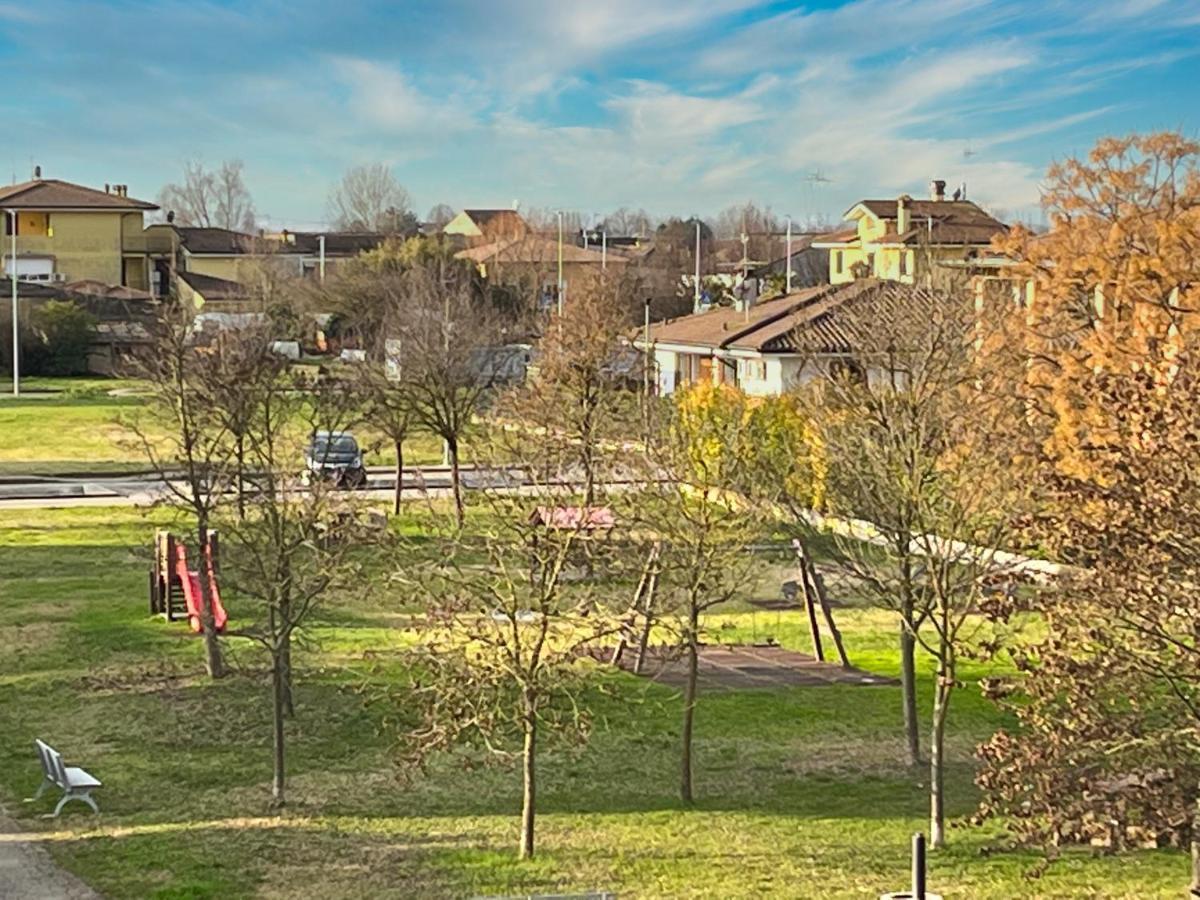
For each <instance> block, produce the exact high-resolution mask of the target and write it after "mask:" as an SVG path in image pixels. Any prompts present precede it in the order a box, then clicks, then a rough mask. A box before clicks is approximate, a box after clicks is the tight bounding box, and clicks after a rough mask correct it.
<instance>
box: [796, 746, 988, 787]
mask: <svg viewBox="0 0 1200 900" xmlns="http://www.w3.org/2000/svg"><path fill="white" fill-rule="evenodd" d="M974 752H975V741H974V740H972V739H971V738H969V737H966V736H954V737H947V738H946V759H947V761H948V762H950V763H970V762H971V760H972V759H973V757H974ZM784 768H785V769H786V770H787V771H788V772H791V773H792V774H795V775H800V776H805V775H853V776H878V777H894V776H895V775H896V774H897V773H903V772H907V771H908V769H909V766H908V751H907V749H906V747H905V744H904V741H903V740H902V739H901V738H899V737H896V738H892V737H886V738H880V739H878V740H874V741H872V740H864V739H863V738H861V737H856V738H845V739H824V740H818V741H813V742H806V744H805V748H804V751H803V753H801V754H799V755H797V756H795V757H793V758H792V759H790V760H789V761H787V762H786V763H784Z"/></svg>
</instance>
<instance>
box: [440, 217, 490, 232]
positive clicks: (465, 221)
mask: <svg viewBox="0 0 1200 900" xmlns="http://www.w3.org/2000/svg"><path fill="white" fill-rule="evenodd" d="M442 231H443V232H444V233H445V234H461V235H463V236H464V237H472V238H477V237H482V236H483V232H482V231H480V230H479V226H478V225H476V224H475V223H474V221H472V219H471V217H470V216H468V215H467V214H466V213H465V212H460V213H459V214H458V215H457V216H455V217H454V218H453V219H451V220H450V221H449V222H447V223H446V224H445V226H444V227H443V228H442Z"/></svg>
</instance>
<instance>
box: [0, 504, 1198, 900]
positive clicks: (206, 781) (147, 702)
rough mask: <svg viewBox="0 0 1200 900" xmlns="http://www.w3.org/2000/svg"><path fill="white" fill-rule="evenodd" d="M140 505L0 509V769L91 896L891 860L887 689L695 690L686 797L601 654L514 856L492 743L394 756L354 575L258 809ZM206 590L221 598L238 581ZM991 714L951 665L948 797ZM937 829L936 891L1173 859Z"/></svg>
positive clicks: (10, 796)
mask: <svg viewBox="0 0 1200 900" xmlns="http://www.w3.org/2000/svg"><path fill="white" fill-rule="evenodd" d="M162 515H163V514H162V513H155V516H157V517H158V518H157V519H155V518H146V517H143V515H142V514H141V513H140V512H139V511H137V510H130V509H87V510H79V511H36V510H34V511H10V512H5V513H0V796H3V798H4V800H5V803H6V805H7V806H8V808H9V809H10V810H11V811H14V812H15V813H16V814H17V815H18V816H20V817H21V819H22V822H23V824H24V825H25V826H26V827H27V828H29V829H31V830H33V831H35V832H37V833H39V835H40V836H41V837H43V838H44V839H45V841H46V845H47V846H48V847H49V848H50V850H51V852H52V853H53V855H54V857H55V858H56V859H57V860H58V861H59V862H60V863H62V864H63V865H64V866H66V867H67V868H69V869H71V870H72V871H74V872H76V873H78V874H79V875H81V876H82V877H83V878H84V879H85V880H87V881H88V882H89V883H91V884H92V885H94V886H95V887H96V888H97V889H98V890H100V891H101V892H102V893H104V894H105V895H106V896H110V897H115V898H145V897H153V898H209V897H211V898H239V897H296V896H303V897H322V898H341V897H345V898H351V897H355V898H358V897H396V898H401V897H404V898H407V897H466V896H478V895H483V896H494V895H506V896H509V895H526V894H530V893H554V892H567V891H582V890H586V889H608V890H614V891H617V892H618V894H619V895H620V896H622V897H713V898H733V897H766V896H770V897H803V898H809V897H845V898H851V897H853V898H863V897H874V896H877V895H878V894H879V893H880V892H882V891H884V890H892V889H899V888H901V887H903V885H904V882H905V878H906V870H907V864H908V860H907V850H908V840H909V835H910V834H911V832H912V831H914V830H917V829H920V828H923V827H924V814H925V808H926V793H925V789H924V786H923V784H922V782H923V773H912V772H910V771H909V770H907V769H906V768H905V766H904V764H903V750H902V746H901V742H900V740H899V739H898V738H899V696H898V688H895V687H852V686H838V687H815V688H791V689H780V690H774V691H743V692H727V693H722V694H711V695H707V696H703V697H702V700H701V705H700V708H699V713H698V722H697V728H698V734H697V761H698V770H697V785H698V791H699V802H698V803H697V805H696V806H695V807H694V808H692V809H682V808H680V806H679V804H678V801H677V799H676V784H677V775H676V755H677V738H678V725H677V722H678V718H679V700H678V697H677V696H676V694H675V693H674V692H673V691H671V690H669V689H666V688H664V687H660V686H656V685H652V684H648V683H647V682H644V681H641V680H638V679H634V678H633V677H632V676H625V675H619V674H613V675H606V676H603V678H604V681H605V683H606V686H607V687H608V688H610V692H609V693H608V694H607V695H606V697H605V698H604V699H603V700H602V701H600V702H599V705H598V712H599V714H600V716H599V727H598V729H597V731H596V733H595V734H594V736H593V738H592V740H591V742H590V744H589V745H588V746H587V747H586V748H584V749H583V750H581V751H571V750H567V749H562V748H554V747H551V748H549V749H548V750H547V751H546V752H545V754H544V756H543V762H542V775H541V777H542V782H541V795H540V808H541V818H540V821H539V840H540V850H539V856H538V857H537V858H536V859H535V860H534V861H532V862H528V863H520V862H518V861H517V859H516V855H515V842H516V830H517V819H516V816H517V811H518V809H519V804H520V783H519V780H518V778H517V773H516V771H515V769H513V768H506V767H502V768H494V767H493V768H487V767H483V768H479V767H475V768H470V767H464V766H463V765H461V762H462V760H456V761H455V763H454V764H451V763H450V762H449V761H445V762H443V763H440V764H438V765H435V766H434V768H433V770H432V771H431V772H430V773H429V774H428V775H427V776H423V775H420V774H418V773H411V772H406V771H404V770H401V769H399V768H398V767H397V765H396V763H395V761H394V758H393V755H392V753H391V739H390V738H389V737H388V733H387V731H386V730H385V729H383V728H382V727H381V723H382V718H383V716H384V714H385V712H386V710H385V709H384V708H381V707H378V706H374V705H370V704H366V703H365V702H364V694H363V693H362V692H361V691H360V690H359V688H360V686H361V685H362V684H364V683H365V682H367V681H368V680H372V679H373V680H375V681H383V682H386V680H387V678H388V675H387V667H386V666H383V667H382V668H381V665H380V662H379V659H378V658H377V652H378V651H381V650H382V651H386V650H387V648H389V647H393V646H395V644H396V642H397V639H398V632H397V630H396V628H395V623H396V622H397V621H398V618H397V616H396V615H395V613H396V611H397V610H396V609H393V608H391V607H390V606H389V604H388V603H387V602H386V601H385V600H381V599H380V598H379V597H378V596H376V597H374V598H372V600H371V601H370V602H367V603H362V604H349V601H341V602H340V603H334V604H332V605H331V606H330V608H329V609H328V610H327V611H326V613H325V615H324V617H323V619H322V620H321V621H319V622H315V623H314V626H313V627H312V628H311V629H309V632H308V635H307V640H306V647H305V649H304V650H303V651H302V652H301V653H300V656H299V659H298V664H299V667H300V671H299V675H298V687H297V700H298V710H297V716H296V718H295V719H294V720H293V721H292V722H291V723H290V725H289V739H290V742H291V756H290V778H291V781H290V789H291V798H292V803H291V804H290V805H289V807H288V808H287V810H286V812H285V813H284V814H282V815H278V816H277V815H274V814H272V813H271V812H270V810H269V782H270V756H269V746H270V735H269V711H268V705H267V684H266V680H265V677H264V673H263V670H262V663H263V661H262V659H261V658H259V657H258V656H257V655H256V653H255V652H253V651H252V650H251V649H250V648H249V647H248V646H245V645H239V644H238V643H236V642H230V643H229V644H228V649H229V652H230V654H231V659H232V661H233V662H234V665H235V668H236V673H235V674H234V675H233V676H232V677H230V678H228V679H226V680H224V681H222V682H220V683H217V684H212V683H209V682H207V681H205V679H204V678H203V677H202V676H201V672H202V668H201V658H200V646H199V643H198V641H197V640H196V639H195V638H193V637H192V636H190V635H189V634H188V633H187V632H186V630H185V628H184V626H183V625H181V624H173V625H168V624H166V623H164V622H162V621H161V620H158V619H153V618H151V617H150V616H149V615H148V614H147V608H146V599H145V591H146V574H145V573H146V566H147V562H148V560H147V547H148V544H149V540H150V536H151V533H152V530H153V527H154V524H155V522H156V521H161V516H162ZM227 605H228V606H229V607H230V610H231V613H232V614H233V615H234V616H235V617H236V616H237V615H238V612H239V603H238V599H237V598H236V597H228V598H227ZM839 616H840V624H841V626H842V628H843V630H844V632H845V634H846V638H847V641H848V644H849V647H850V651H851V655H852V657H853V659H854V661H855V662H856V663H857V664H858V665H860V666H862V667H864V668H868V669H871V670H873V671H876V672H881V673H885V674H895V671H896V668H897V665H896V656H895V653H894V651H893V640H892V637H891V633H890V631H891V629H890V626H889V623H888V620H887V618H886V616H884V615H882V614H880V613H877V612H872V611H865V610H852V609H847V610H842V611H840V613H839ZM708 624H709V625H710V626H711V627H712V629H713V633H714V634H719V635H720V636H721V637H722V638H723V639H730V638H733V637H750V636H758V637H760V638H761V637H764V636H765V635H766V634H768V633H769V634H771V635H772V636H774V637H776V638H778V639H780V640H782V641H783V642H784V643H785V644H788V645H792V646H796V647H798V648H800V649H805V648H806V645H807V640H806V638H805V637H804V631H803V628H802V626H801V622H800V621H799V620H798V618H797V617H796V616H795V615H794V614H792V613H757V614H751V613H748V612H744V611H743V612H739V611H737V610H734V611H731V612H728V613H726V614H724V615H722V616H720V617H714V618H713V619H712V620H711V621H710V622H709V623H708ZM923 672H924V678H925V679H926V680H925V681H924V682H923V684H922V696H923V698H924V697H927V696H928V689H929V683H928V670H927V667H926V668H925V669H923ZM968 674H969V675H972V676H976V675H978V674H980V673H979V672H978V671H977V670H976V671H972V672H970V673H968ZM999 724H1001V719H1000V718H999V717H998V715H997V713H996V711H995V710H994V709H993V708H992V707H990V706H989V705H988V704H986V703H985V702H984V701H983V700H982V699H981V698H980V697H979V695H978V692H977V691H976V690H974V689H973V688H972V687H968V688H967V689H965V690H964V691H963V692H962V693H961V694H960V695H959V696H958V697H957V698H956V700H955V702H954V709H953V711H952V717H951V732H952V736H951V741H950V749H951V752H952V758H953V762H952V767H951V772H950V780H949V786H950V792H951V798H952V803H951V812H952V814H953V815H954V816H956V817H959V818H960V819H961V817H964V816H966V815H968V814H969V813H970V812H971V811H972V809H973V805H974V793H973V788H972V762H971V759H972V755H971V754H972V748H973V746H974V744H975V743H976V742H977V741H978V740H979V739H981V738H983V737H985V736H986V735H988V734H989V733H990V732H991V731H992V730H993V729H994V728H995V727H997V726H998V725H999ZM34 737H42V738H44V739H46V740H48V741H49V742H50V743H52V744H54V745H55V746H57V747H58V748H59V749H60V750H62V751H64V752H65V753H66V755H67V756H68V757H69V761H70V762H78V763H81V764H84V765H85V766H86V767H87V768H88V769H89V770H91V771H92V772H93V773H94V774H96V775H98V776H99V777H100V778H102V779H103V781H104V782H105V787H104V789H103V791H102V792H101V794H100V803H101V808H102V810H103V812H102V814H101V815H100V816H98V817H93V816H92V815H91V813H90V812H89V811H88V810H86V809H85V808H83V807H82V806H77V805H74V804H73V805H71V806H69V807H68V808H67V810H66V811H65V812H64V815H63V818H62V819H60V820H58V821H51V820H47V819H44V818H41V817H40V816H41V815H42V814H44V813H45V812H47V811H48V810H49V809H51V808H52V805H53V801H52V800H50V799H49V798H46V799H45V801H44V802H39V803H38V804H36V805H33V804H22V803H20V798H22V797H24V796H28V795H29V794H30V793H32V791H33V789H34V788H35V787H36V785H37V782H38V779H39V771H38V766H37V762H36V760H35V757H34V754H33V749H32V741H33V738H34ZM406 775H411V776H412V778H411V779H406V778H405V777H404V776H406ZM951 841H952V846H951V847H950V849H948V850H947V851H945V852H941V853H938V854H935V855H934V856H933V858H932V872H931V876H930V887H931V889H934V890H938V891H939V892H940V893H942V894H943V895H945V896H946V897H948V898H1005V900H1008V898H1013V897H1022V898H1032V897H1061V898H1067V897H1072V898H1073V897H1177V896H1179V895H1180V894H1181V893H1182V890H1181V886H1182V885H1183V884H1185V883H1186V881H1185V879H1186V876H1187V871H1188V862H1187V860H1186V858H1185V856H1184V855H1182V854H1180V853H1176V852H1169V851H1153V852H1149V851H1148V852H1138V853H1131V854H1128V855H1124V856H1121V857H1093V856H1092V855H1090V854H1088V853H1086V852H1082V851H1080V852H1073V853H1068V854H1067V855H1066V856H1065V857H1064V858H1063V859H1061V860H1060V861H1058V862H1056V863H1054V864H1053V865H1051V866H1050V867H1049V868H1048V869H1047V870H1046V871H1045V872H1043V873H1041V874H1040V877H1037V878H1032V877H1030V875H1029V873H1031V872H1033V871H1034V870H1035V869H1036V867H1037V864H1038V862H1039V857H1038V856H1037V855H1036V854H1031V853H1013V852H988V851H990V850H1000V848H1001V847H1002V845H1003V837H1002V835H1001V833H1000V832H999V831H998V829H997V828H996V827H995V826H990V827H988V828H986V829H974V828H967V827H963V828H956V829H954V830H952V832H951Z"/></svg>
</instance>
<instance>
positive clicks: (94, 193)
mask: <svg viewBox="0 0 1200 900" xmlns="http://www.w3.org/2000/svg"><path fill="white" fill-rule="evenodd" d="M155 209H158V207H157V206H156V205H154V204H153V203H147V202H146V201H144V200H135V199H134V198H132V197H130V196H129V195H128V192H127V189H126V186H125V185H122V184H118V185H105V186H104V190H96V189H94V188H90V187H84V186H83V185H80V184H72V183H71V182H69V181H60V180H59V179H57V178H42V177H41V167H40V166H39V167H38V168H36V169H34V177H33V179H32V180H30V181H26V182H23V183H21V184H13V185H8V186H7V187H0V216H3V218H4V226H3V227H4V241H3V254H4V273H5V274H6V275H9V276H11V275H14V274H15V275H16V276H17V278H18V279H19V280H21V281H42V282H48V283H66V282H70V281H83V280H87V281H98V282H101V283H103V284H106V285H120V286H126V287H130V288H133V289H135V290H140V291H149V290H150V286H151V270H152V264H151V257H152V254H153V253H154V252H155V251H156V250H162V249H163V247H161V246H157V245H156V244H155V242H154V241H153V239H151V238H149V237H148V236H147V235H146V234H145V233H144V230H143V215H144V214H145V213H146V212H149V211H151V210H155ZM14 229H15V231H16V238H17V240H16V258H15V259H14V258H13V256H12V238H13V231H14Z"/></svg>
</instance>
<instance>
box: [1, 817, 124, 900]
mask: <svg viewBox="0 0 1200 900" xmlns="http://www.w3.org/2000/svg"><path fill="white" fill-rule="evenodd" d="M38 836H39V835H38V834H37V833H36V832H27V831H23V830H22V829H21V828H20V826H18V825H17V823H16V822H15V821H13V819H12V818H11V817H10V816H8V815H7V814H6V813H5V811H4V807H2V806H0V897H3V898H4V900H100V895H99V894H97V893H96V892H95V891H93V890H92V889H91V888H89V887H88V886H87V885H86V884H84V883H83V882H82V881H80V880H79V879H78V878H76V877H75V876H74V875H72V874H70V873H69V872H65V871H64V870H62V869H60V868H59V867H58V866H57V865H56V864H55V862H54V860H52V859H51V858H50V854H49V853H47V852H46V850H45V848H44V847H43V846H42V845H41V843H40V842H39V841H38V840H37V838H38Z"/></svg>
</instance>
